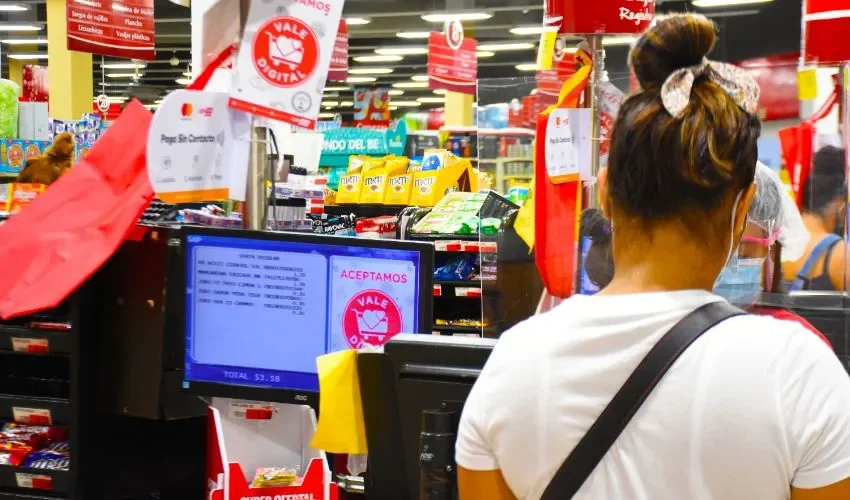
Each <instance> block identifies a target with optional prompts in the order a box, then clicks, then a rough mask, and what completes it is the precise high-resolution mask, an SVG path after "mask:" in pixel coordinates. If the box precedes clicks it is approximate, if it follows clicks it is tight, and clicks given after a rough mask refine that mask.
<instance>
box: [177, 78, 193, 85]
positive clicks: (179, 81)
mask: <svg viewBox="0 0 850 500" xmlns="http://www.w3.org/2000/svg"><path fill="white" fill-rule="evenodd" d="M174 83H176V84H177V85H189V84H190V83H192V80H190V79H188V78H178V79H176V80H174Z"/></svg>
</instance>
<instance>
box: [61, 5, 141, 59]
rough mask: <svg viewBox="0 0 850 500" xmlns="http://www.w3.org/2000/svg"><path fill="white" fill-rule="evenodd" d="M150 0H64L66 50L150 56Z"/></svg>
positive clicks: (132, 57)
mask: <svg viewBox="0 0 850 500" xmlns="http://www.w3.org/2000/svg"><path fill="white" fill-rule="evenodd" d="M153 3H154V0H67V7H66V17H67V29H68V50H76V51H79V52H89V53H91V54H101V55H107V56H115V57H122V58H128V59H143V60H145V61H152V60H153V59H154V20H153Z"/></svg>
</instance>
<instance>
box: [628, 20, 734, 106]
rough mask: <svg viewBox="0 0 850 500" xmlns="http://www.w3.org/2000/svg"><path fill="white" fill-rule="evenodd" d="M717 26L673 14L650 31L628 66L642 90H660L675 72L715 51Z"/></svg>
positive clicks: (638, 43) (641, 39)
mask: <svg viewBox="0 0 850 500" xmlns="http://www.w3.org/2000/svg"><path fill="white" fill-rule="evenodd" d="M716 42H717V26H716V25H715V24H714V22H713V21H711V20H710V19H708V18H707V17H705V16H703V15H700V14H675V15H671V16H669V17H665V18H664V19H663V20H660V21H658V23H657V24H656V25H655V26H654V27H652V28H651V29H649V30H648V31H647V32H646V33H644V35H643V36H642V37H641V38H640V39H639V40H638V42H637V43H636V44H635V47H634V48H633V49H632V51H631V54H630V56H629V63H630V64H631V66H632V69H633V70H634V72H635V76H636V77H637V79H638V81H639V82H640V85H641V88H643V89H644V90H650V91H652V90H659V89H660V88H661V86H662V85H664V82H665V81H666V80H667V77H668V76H670V74H671V73H673V72H674V71H676V70H678V69H681V68H687V67H689V66H695V65H697V64H699V63H700V62H702V60H703V59H704V58H705V57H706V56H708V54H710V53H711V51H712V50H714V45H715V43H716Z"/></svg>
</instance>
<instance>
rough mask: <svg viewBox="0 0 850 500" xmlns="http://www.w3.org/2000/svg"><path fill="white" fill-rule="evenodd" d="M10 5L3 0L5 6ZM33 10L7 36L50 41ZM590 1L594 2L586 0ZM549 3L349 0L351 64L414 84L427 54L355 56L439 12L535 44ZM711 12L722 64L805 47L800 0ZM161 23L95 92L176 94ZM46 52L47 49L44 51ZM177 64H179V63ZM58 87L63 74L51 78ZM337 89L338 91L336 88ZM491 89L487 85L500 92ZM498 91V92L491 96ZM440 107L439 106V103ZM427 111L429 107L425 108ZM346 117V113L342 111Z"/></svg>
mask: <svg viewBox="0 0 850 500" xmlns="http://www.w3.org/2000/svg"><path fill="white" fill-rule="evenodd" d="M7 1H9V0H0V3H6V2H7ZM11 1H12V2H15V3H19V4H25V5H26V6H28V7H29V9H28V10H27V11H24V12H13V13H4V12H0V25H2V24H4V23H36V24H38V25H40V26H42V31H41V32H39V33H38V34H36V35H33V34H22V33H5V32H2V31H0V39H5V38H26V37H35V36H38V37H41V38H43V37H44V36H45V32H46V27H45V26H44V25H45V17H46V16H45V5H44V1H45V0H11ZM587 1H591V0H587ZM542 3H543V2H541V1H540V0H348V1H347V2H346V4H345V9H344V16H345V17H347V18H351V17H359V18H365V19H368V20H369V23H368V24H364V25H355V26H350V37H351V40H350V47H351V48H350V52H349V56H350V58H351V60H350V67H351V68H357V67H364V66H365V67H389V68H392V69H393V72H392V73H390V74H386V75H371V76H378V82H377V83H378V84H381V83H383V84H392V83H398V82H403V81H411V77H413V76H417V75H424V74H425V72H426V68H425V64H426V60H427V55H412V56H404V59H403V60H402V61H399V62H387V63H379V62H371V63H361V62H357V61H355V60H354V58H356V57H358V56H363V55H374V51H375V49H378V48H384V47H395V46H411V45H416V46H423V47H424V46H425V44H426V40H423V39H402V38H399V37H397V36H396V34H397V33H399V32H405V31H419V32H422V31H428V30H431V29H440V25H439V24H436V25H435V24H429V23H427V22H425V21H423V20H422V19H421V18H420V16H421V15H422V14H425V13H428V12H433V11H444V10H447V9H448V8H451V10H476V11H481V10H483V11H487V12H490V13H492V15H493V16H492V17H491V18H490V19H488V20H486V21H479V22H475V23H469V24H466V25H465V28H466V30H467V34H468V35H469V34H472V35H473V36H475V38H477V39H478V41H479V44H488V43H497V42H514V43H516V42H527V43H529V44H535V42H536V40H537V36H536V35H525V36H520V35H514V34H511V33H510V29H511V28H514V27H517V26H535V25H539V24H540V22H541V18H542V14H543V11H542ZM658 10H659V11H660V12H681V11H685V10H694V9H693V7H692V6H691V4H690V2H689V1H670V0H668V1H664V2H659V6H658ZM703 12H705V13H709V14H710V15H711V16H712V17H713V18H714V19H715V21H717V22H718V24H719V25H720V27H721V43H720V45H719V47H718V51H717V53H716V54H715V57H717V58H719V59H723V60H730V61H735V60H742V59H746V58H749V57H757V56H764V55H768V54H772V53H783V52H793V51H796V50H799V37H800V1H799V0H773V1H772V2H769V3H763V4H755V5H749V6H741V7H725V8H721V9H719V11H718V9H714V10H712V11H707V10H706V11H703ZM155 18H156V49H157V53H156V60H155V61H153V62H149V63H148V64H147V66H146V67H145V68H144V69H143V70H141V73H142V74H141V77H140V79H139V81H138V83H137V84H135V85H132V86H130V82H131V81H132V80H131V79H129V78H123V77H118V78H116V77H109V75H110V74H113V73H127V72H128V71H129V72H132V70H110V69H107V70H106V75H104V71H103V69H102V68H101V65H102V63H104V62H105V63H107V64H109V63H116V62H129V61H126V60H124V61H122V60H116V59H114V58H109V57H106V58H102V57H100V56H95V57H94V67H93V72H94V74H93V76H94V80H95V85H96V88H98V87H99V86H100V85H101V84H102V83H103V84H104V85H103V87H102V88H104V89H106V93H107V94H109V95H115V96H125V95H128V94H132V95H135V96H138V97H139V98H141V99H142V100H143V102H146V103H152V102H154V101H155V100H156V99H157V98H160V97H161V96H162V95H164V94H166V93H167V92H169V91H170V90H173V89H175V88H179V87H180V85H179V84H177V83H176V80H177V79H178V78H181V77H183V75H182V74H183V72H185V71H187V69H188V67H189V64H190V60H191V53H190V50H191V49H190V45H191V40H190V34H189V33H190V11H189V9H188V8H186V7H181V6H178V5H175V4H174V3H171V2H170V1H168V0H155ZM38 48H39V50H40V51H42V52H44V51H46V47H45V46H44V45H42V46H39V47H38ZM10 50H15V47H13V46H9V45H5V44H3V45H0V52H2V54H3V56H2V57H0V59H2V62H3V65H2V68H3V69H2V71H3V75H4V76H5V75H7V74H8V64H7V58H6V57H5V56H6V54H8V52H9V51H10ZM626 53H627V47H615V46H614V47H609V49H608V57H607V65H608V69H609V74H610V75H611V79H612V81H614V82H615V83H617V84H618V85H621V86H625V85H627V81H628V77H627V72H626V68H625V59H626ZM534 59H535V49H534V48H533V47H530V48H526V49H523V50H515V51H504V52H495V55H493V56H492V57H487V58H482V59H479V61H478V62H479V78H481V79H496V78H521V77H525V78H532V77H533V73H529V72H522V71H519V70H518V69H517V68H516V66H517V65H518V64H524V63H533V62H534ZM175 61H176V65H174V64H173V62H175ZM51 76H52V78H51V80H52V81H53V82H54V84H56V82H57V76H56V75H51ZM333 86H335V87H337V86H339V85H338V84H337V83H333ZM498 87H499V86H498V85H497V86H493V85H490V86H488V88H490V89H492V88H498ZM404 92H405V100H409V99H407V98H408V97H410V98H416V97H421V96H425V95H432V94H431V92H430V91H429V90H427V89H404ZM489 93H492V90H491V91H489ZM500 97H501V96H499V95H498V92H497V93H496V94H495V95H493V96H488V101H490V100H491V99H493V101H491V102H495V100H497V99H499V98H500ZM504 97H505V99H510V98H511V97H515V96H512V95H510V90H509V86H506V91H505V95H504ZM334 100H337V101H339V102H345V101H346V100H350V98H347V94H346V92H345V91H343V92H342V94H340V95H339V97H338V98H334ZM435 105H438V104H435ZM423 107H425V105H423ZM334 111H340V112H343V113H345V112H346V110H345V109H336V110H334Z"/></svg>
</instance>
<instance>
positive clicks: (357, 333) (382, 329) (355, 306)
mask: <svg viewBox="0 0 850 500" xmlns="http://www.w3.org/2000/svg"><path fill="white" fill-rule="evenodd" d="M401 328H402V321H401V309H399V307H398V304H396V303H395V300H393V299H392V297H390V296H389V295H387V294H386V293H384V292H382V291H380V290H363V291H362V292H357V293H356V294H354V296H353V297H351V300H349V301H348V304H346V305H345V309H344V310H343V312H342V332H343V334H344V335H345V341H346V342H347V343H348V345H350V346H351V347H353V348H355V349H359V348H361V347H363V345H364V344H368V345H373V346H380V345H384V343H385V342H386V341H388V340H389V339H391V338H392V337H393V336H395V335H397V334H399V333H401Z"/></svg>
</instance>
